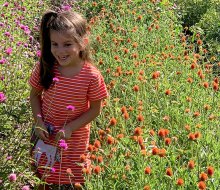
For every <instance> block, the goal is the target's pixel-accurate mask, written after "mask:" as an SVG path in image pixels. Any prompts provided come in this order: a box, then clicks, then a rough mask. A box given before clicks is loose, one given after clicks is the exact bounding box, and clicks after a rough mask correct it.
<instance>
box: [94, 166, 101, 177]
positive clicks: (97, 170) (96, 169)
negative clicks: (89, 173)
mask: <svg viewBox="0 0 220 190" xmlns="http://www.w3.org/2000/svg"><path fill="white" fill-rule="evenodd" d="M93 171H94V173H95V174H97V175H98V174H100V173H101V167H100V166H95V167H94V169H93Z"/></svg>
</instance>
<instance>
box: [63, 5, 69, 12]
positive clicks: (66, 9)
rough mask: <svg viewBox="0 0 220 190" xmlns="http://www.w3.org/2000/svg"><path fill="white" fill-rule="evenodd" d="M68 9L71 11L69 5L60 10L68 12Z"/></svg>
mask: <svg viewBox="0 0 220 190" xmlns="http://www.w3.org/2000/svg"><path fill="white" fill-rule="evenodd" d="M70 9H71V6H70V5H63V6H62V10H64V11H69V10H70Z"/></svg>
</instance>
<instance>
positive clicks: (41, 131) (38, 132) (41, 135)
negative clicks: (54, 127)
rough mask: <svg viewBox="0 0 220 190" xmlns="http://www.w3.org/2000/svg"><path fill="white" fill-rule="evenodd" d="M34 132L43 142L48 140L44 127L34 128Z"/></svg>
mask: <svg viewBox="0 0 220 190" xmlns="http://www.w3.org/2000/svg"><path fill="white" fill-rule="evenodd" d="M34 132H35V134H36V135H37V136H38V137H39V138H40V139H42V140H43V141H47V140H48V138H49V133H48V131H47V127H46V126H44V125H39V126H36V127H35V130H34Z"/></svg>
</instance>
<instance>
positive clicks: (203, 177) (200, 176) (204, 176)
mask: <svg viewBox="0 0 220 190" xmlns="http://www.w3.org/2000/svg"><path fill="white" fill-rule="evenodd" d="M199 179H200V180H201V181H206V180H207V179H208V175H207V174H206V173H204V172H202V173H201V174H200V175H199Z"/></svg>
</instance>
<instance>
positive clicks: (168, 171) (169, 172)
mask: <svg viewBox="0 0 220 190" xmlns="http://www.w3.org/2000/svg"><path fill="white" fill-rule="evenodd" d="M166 174H167V175H168V176H170V177H171V176H172V175H173V171H172V168H167V169H166Z"/></svg>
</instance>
